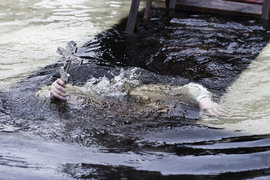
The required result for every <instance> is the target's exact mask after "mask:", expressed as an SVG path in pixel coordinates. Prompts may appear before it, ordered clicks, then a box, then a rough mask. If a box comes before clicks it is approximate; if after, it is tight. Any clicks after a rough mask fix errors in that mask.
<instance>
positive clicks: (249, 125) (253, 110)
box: [205, 44, 270, 134]
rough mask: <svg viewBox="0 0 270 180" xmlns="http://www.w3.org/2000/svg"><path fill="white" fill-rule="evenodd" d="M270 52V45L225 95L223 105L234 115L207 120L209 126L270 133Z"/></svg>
mask: <svg viewBox="0 0 270 180" xmlns="http://www.w3.org/2000/svg"><path fill="white" fill-rule="evenodd" d="M269 51H270V47H269V44H268V45H267V46H266V47H265V48H264V49H263V51H262V52H261V53H260V55H259V56H258V57H257V58H256V60H254V61H252V63H251V64H250V65H249V67H248V68H247V70H245V71H244V72H243V73H242V74H241V75H240V77H239V78H238V79H237V80H236V82H235V83H234V84H233V85H232V86H231V87H229V88H228V90H227V93H226V94H225V95H224V96H223V97H222V98H221V104H222V105H224V106H225V107H226V108H227V109H228V110H229V112H230V115H229V116H228V117H225V118H222V119H216V118H211V119H210V118H208V119H205V120H206V121H207V120H208V123H207V124H208V125H210V124H213V126H215V127H220V128H221V127H223V128H227V129H231V130H235V131H241V132H245V133H247V134H269V133H270V130H269V116H270V111H269V109H270V108H269V107H270V101H269V100H270V99H269V98H270V91H269V90H270V81H269V78H268V77H269V65H270V64H269V58H270V56H269Z"/></svg>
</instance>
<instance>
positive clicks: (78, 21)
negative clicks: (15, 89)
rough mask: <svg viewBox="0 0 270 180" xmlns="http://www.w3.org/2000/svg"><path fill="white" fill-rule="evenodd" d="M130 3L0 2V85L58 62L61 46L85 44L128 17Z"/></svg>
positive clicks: (72, 0) (89, 0) (122, 0)
mask: <svg viewBox="0 0 270 180" xmlns="http://www.w3.org/2000/svg"><path fill="white" fill-rule="evenodd" d="M129 6H130V2H129V1H128V0H116V1H106V0H99V1H95V0H78V1H77V0H76V1H75V0H10V1H1V3H0V12H1V13H0V59H1V62H0V64H1V72H0V80H1V81H0V86H1V88H0V89H1V90H6V89H7V88H8V87H9V86H10V85H13V84H14V82H18V80H22V79H23V78H26V77H27V75H29V74H30V73H32V72H34V71H36V70H37V69H39V68H41V67H44V66H45V65H47V64H51V63H54V62H56V61H57V56H56V54H55V51H56V48H57V46H59V45H62V44H65V43H66V42H68V41H70V40H75V41H76V42H77V43H78V44H79V45H82V44H83V43H85V42H86V41H88V40H89V39H91V38H92V37H93V35H96V34H97V33H98V32H101V31H103V30H105V29H108V28H110V27H111V26H112V25H113V24H115V23H117V22H118V21H119V19H121V18H122V17H124V16H126V15H127V14H128V10H129Z"/></svg>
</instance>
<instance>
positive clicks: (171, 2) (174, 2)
mask: <svg viewBox="0 0 270 180" xmlns="http://www.w3.org/2000/svg"><path fill="white" fill-rule="evenodd" d="M175 5H176V0H170V3H169V8H170V9H175Z"/></svg>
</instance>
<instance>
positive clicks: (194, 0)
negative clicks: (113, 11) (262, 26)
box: [126, 0, 270, 34]
mask: <svg viewBox="0 0 270 180" xmlns="http://www.w3.org/2000/svg"><path fill="white" fill-rule="evenodd" d="M236 1H237V0H231V1H229V0H167V5H168V8H169V9H171V10H174V9H176V10H180V11H192V12H203V13H214V14H222V15H237V16H248V17H255V18H261V19H262V20H264V21H268V20H269V18H270V0H263V1H254V0H253V1H252V0H241V2H236ZM238 1H240V0H238ZM243 1H246V2H243ZM247 1H249V3H248V2H247ZM252 2H255V3H252ZM151 4H152V0H147V3H146V8H145V12H144V19H148V18H149V16H150V11H151ZM139 5H140V0H132V3H131V8H130V13H129V17H128V22H127V26H126V33H128V34H132V33H134V30H135V27H136V22H137V15H138V10H139Z"/></svg>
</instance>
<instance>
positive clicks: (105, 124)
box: [0, 9, 270, 179]
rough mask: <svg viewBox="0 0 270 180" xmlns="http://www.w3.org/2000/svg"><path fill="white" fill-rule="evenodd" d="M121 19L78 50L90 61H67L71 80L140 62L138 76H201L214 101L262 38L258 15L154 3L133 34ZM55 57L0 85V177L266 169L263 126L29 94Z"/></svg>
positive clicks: (249, 173) (224, 173)
mask: <svg viewBox="0 0 270 180" xmlns="http://www.w3.org/2000/svg"><path fill="white" fill-rule="evenodd" d="M125 23H126V20H123V21H122V22H121V23H120V24H118V25H115V27H113V28H112V29H109V30H107V31H104V32H102V33H101V34H99V35H97V36H96V37H95V38H94V39H92V40H90V41H89V42H88V43H87V44H85V45H84V46H83V47H81V48H80V49H79V52H78V54H79V55H80V56H81V57H82V58H84V59H85V61H89V63H87V64H85V65H83V66H82V67H79V66H76V65H74V66H73V67H72V70H71V81H70V83H71V84H73V85H78V86H82V85H84V84H85V83H86V81H87V80H88V79H90V78H92V77H96V78H98V77H103V76H105V77H107V78H109V79H112V78H113V77H115V76H116V75H118V74H119V73H120V71H121V68H122V69H125V70H127V71H129V69H132V67H140V68H139V69H137V71H136V73H137V74H139V76H138V79H139V80H140V81H141V82H143V83H144V84H155V83H159V84H172V85H184V84H186V83H188V82H191V81H192V82H198V83H200V84H202V85H204V86H206V87H207V88H208V89H209V90H210V91H211V92H213V93H215V94H217V96H216V100H218V98H219V97H220V96H221V95H222V94H224V93H225V92H226V88H227V87H228V86H229V85H231V84H232V83H233V82H234V81H235V79H237V77H238V76H239V75H240V73H241V72H242V71H244V70H245V69H246V68H247V67H248V65H249V64H250V62H251V61H252V60H254V59H255V58H256V56H257V55H258V54H259V53H260V51H261V50H262V48H263V47H264V46H265V45H266V44H267V43H268V40H269V33H268V31H267V30H266V29H265V28H264V27H263V26H262V25H261V24H260V22H259V21H257V20H253V19H245V18H235V17H234V18H224V17H220V16H210V15H204V14H198V15H194V14H182V13H177V14H175V15H174V18H170V17H169V16H168V12H166V11H165V10H160V9H156V10H154V11H153V12H152V17H151V19H150V21H149V22H142V21H141V26H140V27H139V29H138V32H137V34H134V35H125V34H124V33H123V32H124V27H125ZM61 62H62V61H59V63H58V64H53V65H50V66H48V67H46V68H44V69H42V70H40V71H39V72H37V73H35V74H33V75H32V76H30V77H29V78H27V79H25V80H24V81H22V82H21V83H19V84H18V86H17V87H14V88H13V89H11V90H10V91H9V92H6V93H1V94H0V96H1V106H0V113H1V118H0V123H1V124H0V125H1V129H2V130H1V131H2V132H1V133H3V135H1V137H2V138H3V140H2V141H1V143H2V146H1V147H4V148H3V150H0V169H1V168H2V169H3V171H2V172H5V173H4V177H0V179H1V178H2V179H5V177H8V178H10V179H12V177H20V174H24V176H21V177H22V178H23V179H28V178H30V177H31V178H33V177H34V178H37V179H38V178H40V179H51V178H54V179H66V178H71V179H72V178H75V179H76V178H77V179H87V178H94V179H179V178H186V179H247V178H255V177H265V179H267V176H269V174H270V171H269V167H270V159H269V153H270V151H269V148H270V146H269V141H270V139H269V135H268V134H265V135H252V136H250V135H247V134H241V133H240V132H231V131H228V130H226V129H213V128H209V127H207V126H202V125H197V124H196V122H197V120H198V118H199V117H198V107H197V106H196V105H195V106H193V105H185V106H184V107H181V108H179V109H178V108H177V107H175V108H174V109H171V110H170V111H168V112H163V111H161V110H159V109H152V107H148V106H147V105H145V104H140V103H138V102H135V101H134V100H132V99H130V98H129V97H127V98H125V99H117V98H112V97H109V98H101V99H99V100H98V102H97V101H96V100H93V101H94V102H91V101H90V102H87V103H85V104H83V105H82V104H81V105H74V104H69V103H66V104H65V103H60V102H50V100H48V99H45V100H44V99H43V100H39V99H38V98H37V97H36V96H35V93H36V92H37V91H39V90H40V87H42V86H45V85H50V84H51V83H52V82H53V80H54V79H55V78H56V77H57V73H56V72H57V71H58V69H59V67H60V65H61ZM23 135H24V136H26V137H24V136H23ZM28 136H29V137H31V138H29V137H28ZM35 136H38V137H36V138H37V139H35V138H34V137H35ZM13 144H16V145H17V146H16V147H17V148H12V145H13ZM19 147H21V149H22V151H20V148H19ZM61 147H62V149H61ZM4 149H6V150H4ZM8 150H9V152H8ZM40 157H42V158H40ZM44 159H46V160H44ZM44 164H46V165H44ZM9 168H14V171H13V172H12V171H10V170H9V171H6V170H7V169H9ZM28 170H35V171H33V172H34V173H33V172H28ZM51 171H53V175H51V173H50V172H51ZM48 174H50V176H48ZM54 174H55V176H54Z"/></svg>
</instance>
